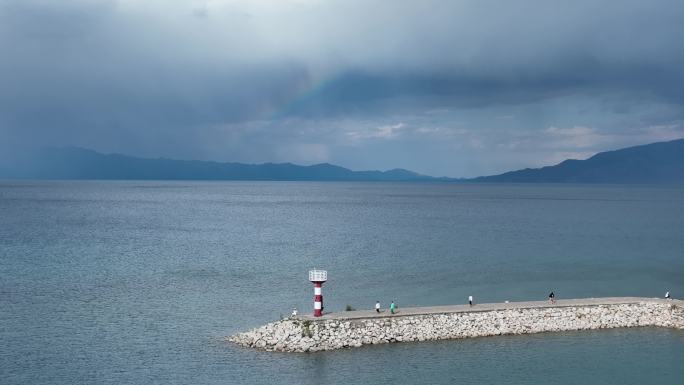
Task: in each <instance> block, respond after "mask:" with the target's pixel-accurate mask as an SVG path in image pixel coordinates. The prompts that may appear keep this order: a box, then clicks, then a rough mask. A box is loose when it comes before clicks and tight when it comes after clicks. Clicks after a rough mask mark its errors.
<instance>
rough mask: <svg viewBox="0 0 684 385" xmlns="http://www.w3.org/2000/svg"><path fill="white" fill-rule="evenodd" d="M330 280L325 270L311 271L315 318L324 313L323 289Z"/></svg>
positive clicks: (310, 279) (310, 278)
mask: <svg viewBox="0 0 684 385" xmlns="http://www.w3.org/2000/svg"><path fill="white" fill-rule="evenodd" d="M327 280H328V272H327V271H325V270H316V269H313V270H309V281H311V282H312V283H313V284H314V313H313V316H314V317H320V316H321V313H322V311H323V294H321V287H322V286H323V283H324V282H325V281H327Z"/></svg>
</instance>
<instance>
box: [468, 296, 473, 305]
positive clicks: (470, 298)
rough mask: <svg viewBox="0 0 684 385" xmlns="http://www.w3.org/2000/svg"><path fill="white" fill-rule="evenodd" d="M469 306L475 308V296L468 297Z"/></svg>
mask: <svg viewBox="0 0 684 385" xmlns="http://www.w3.org/2000/svg"><path fill="white" fill-rule="evenodd" d="M468 304H469V305H470V306H473V296H472V295H469V296H468Z"/></svg>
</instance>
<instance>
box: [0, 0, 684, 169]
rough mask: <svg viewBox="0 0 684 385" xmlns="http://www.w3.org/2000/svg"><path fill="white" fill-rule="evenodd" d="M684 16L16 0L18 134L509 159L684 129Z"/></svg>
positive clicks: (100, 141)
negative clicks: (553, 128)
mask: <svg viewBox="0 0 684 385" xmlns="http://www.w3.org/2000/svg"><path fill="white" fill-rule="evenodd" d="M683 19H684V6H682V5H681V3H680V2H678V1H649V2H646V1H605V2H596V1H574V2H556V1H541V0H540V1H529V0H528V1H517V2H503V1H500V2H494V1H436V0H435V1H411V2H409V1H379V2H363V1H315V0H308V1H305V0H299V1H288V0H282V1H276V0H273V1H267V0H257V1H209V0H207V1H179V2H175V1H174V2H168V1H146V2H140V1H90V0H74V1H71V0H67V1H60V2H54V1H48V0H42V1H38V0H5V1H3V2H2V3H0V51H1V52H2V53H3V59H2V60H0V137H1V138H2V139H3V142H4V143H5V144H8V143H11V144H12V145H14V144H29V143H35V144H40V145H45V144H48V145H55V144H56V145H66V144H75V145H82V146H88V147H92V148H96V149H100V150H104V151H120V152H126V153H133V154H137V155H145V156H150V155H151V156H157V155H163V156H178V157H197V158H205V159H206V158H213V159H218V160H242V161H255V162H259V161H286V160H293V161H301V162H315V161H332V162H338V163H343V164H344V165H347V166H351V167H359V168H360V167H363V168H368V167H370V168H374V167H378V168H383V167H407V168H412V169H417V170H418V171H423V172H428V173H438V174H447V175H455V176H459V175H475V174H479V173H487V172H495V171H499V170H502V169H506V168H507V167H516V166H524V165H534V164H540V163H541V162H545V161H549V160H551V159H555V158H557V157H559V156H562V155H563V154H573V153H574V154H576V155H582V154H586V153H590V152H592V151H597V150H601V149H605V148H610V147H611V146H614V145H622V144H626V145H629V144H636V142H637V141H638V140H649V139H662V138H671V137H676V136H678V135H682V134H683V133H682V127H681V122H682V120H684V116H683V115H684V109H683V108H682V107H683V104H684V91H683V89H682V87H680V85H681V84H682V83H683V81H684V70H682V68H684V50H682V48H681V47H680V46H681V43H680V42H679V41H678V40H679V39H680V37H681V36H684V23H681V20H683ZM440 110H441V111H447V112H446V113H430V111H440ZM502 116H504V117H505V116H508V118H503V119H502V118H501V117H502ZM397 125H401V129H397V130H395V131H394V132H391V134H389V135H388V134H386V133H387V127H393V126H397ZM383 127H385V128H384V130H385V131H382V130H383ZM551 127H556V128H557V129H560V130H561V131H553V130H550V128H551ZM575 127H584V128H585V129H576V130H573V128H575ZM654 127H655V128H654ZM375 130H379V131H378V132H380V134H377V133H376V132H375ZM562 130H565V131H562ZM587 130H589V131H587ZM383 132H384V133H385V134H383ZM654 132H655V133H654ZM554 133H555V135H554ZM559 133H565V137H563V135H561V134H559ZM590 133H591V134H590ZM567 136H571V137H577V138H579V139H577V140H576V141H574V142H573V141H572V140H568V139H567ZM559 137H560V138H561V139H563V140H562V141H561V142H560V143H565V145H564V146H563V148H558V146H557V143H558V140H559V139H558V138H559ZM581 138H585V139H586V138H592V139H591V140H592V141H590V142H587V141H589V140H590V139H586V140H585V141H582V139H581ZM611 138H612V139H611ZM573 143H574V144H573ZM522 148H524V149H522ZM523 155H524V156H523ZM516 162H517V163H516Z"/></svg>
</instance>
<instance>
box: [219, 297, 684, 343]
mask: <svg viewBox="0 0 684 385" xmlns="http://www.w3.org/2000/svg"><path fill="white" fill-rule="evenodd" d="M644 326H650V327H666V328H674V329H684V301H681V300H668V299H660V298H641V297H609V298H582V299H564V300H558V301H556V302H555V303H553V304H551V303H549V302H548V301H526V302H510V303H483V304H476V305H474V306H472V307H471V306H469V305H447V306H430V307H408V308H401V309H399V310H398V312H396V313H395V314H390V312H389V311H388V310H383V311H382V312H380V313H377V312H376V311H375V310H373V309H369V310H356V311H344V312H334V313H327V314H325V313H324V314H322V315H321V316H316V317H314V316H311V315H304V316H298V317H296V318H287V319H283V320H280V321H276V322H272V323H269V324H267V325H264V326H261V327H258V328H256V329H253V330H251V331H247V332H244V333H238V334H236V335H233V336H231V337H228V340H229V341H231V342H233V343H236V344H238V345H241V346H245V347H251V348H257V349H261V350H269V351H283V352H315V351H321V350H333V349H340V348H350V347H360V346H363V345H373V344H384V343H394V342H411V341H432V340H444V339H458V338H472V337H483V336H495V335H515V334H531V333H542V332H557V331H571V330H593V329H605V328H619V327H644Z"/></svg>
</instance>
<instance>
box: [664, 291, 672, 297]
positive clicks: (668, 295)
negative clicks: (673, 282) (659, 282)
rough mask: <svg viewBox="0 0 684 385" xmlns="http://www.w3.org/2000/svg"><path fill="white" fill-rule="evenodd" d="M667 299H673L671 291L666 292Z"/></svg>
mask: <svg viewBox="0 0 684 385" xmlns="http://www.w3.org/2000/svg"><path fill="white" fill-rule="evenodd" d="M665 299H672V298H670V292H669V291H668V292H667V293H665Z"/></svg>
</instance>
